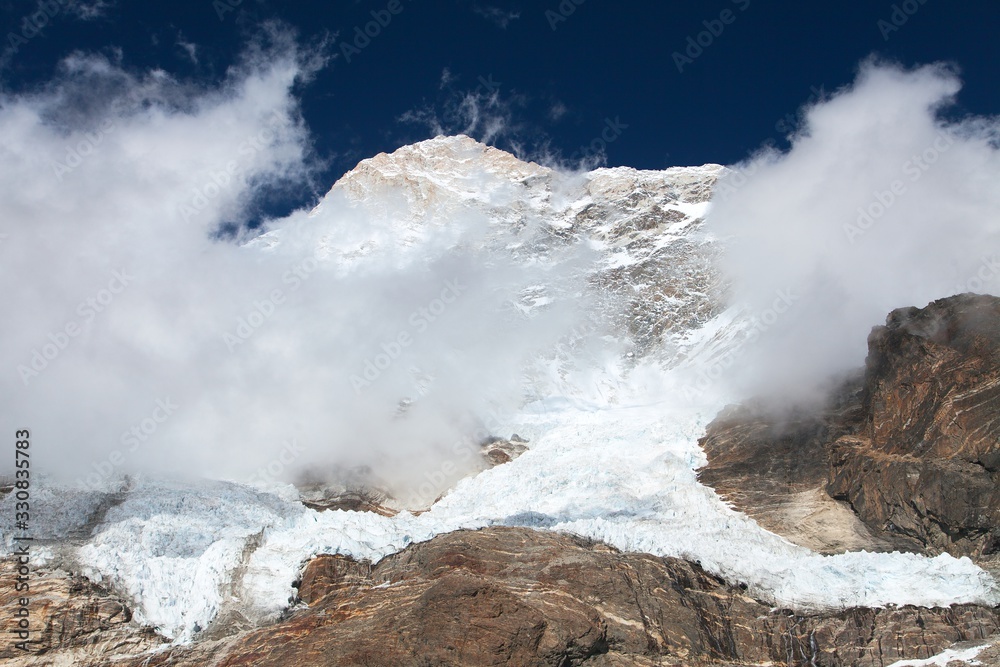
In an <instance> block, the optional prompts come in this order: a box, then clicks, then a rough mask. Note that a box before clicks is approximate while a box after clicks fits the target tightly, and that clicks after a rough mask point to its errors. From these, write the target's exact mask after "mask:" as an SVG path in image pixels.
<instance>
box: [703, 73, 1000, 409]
mask: <svg viewBox="0 0 1000 667" xmlns="http://www.w3.org/2000/svg"><path fill="white" fill-rule="evenodd" d="M960 87H961V84H960V81H959V78H958V75H957V74H956V72H955V71H954V70H953V69H952V68H950V67H948V66H944V65H931V66H925V67H920V68H917V69H912V70H907V69H904V68H901V67H899V66H896V65H892V64H885V63H879V62H877V61H874V60H871V61H868V62H866V63H864V64H863V65H862V66H861V68H860V71H859V74H858V76H857V79H856V81H855V82H854V84H853V85H852V86H850V87H849V88H846V89H844V90H841V91H838V92H837V93H836V94H834V95H833V96H831V97H830V98H829V99H826V100H823V101H819V102H816V103H815V104H813V105H811V106H810V107H808V108H807V109H806V110H805V114H804V122H803V124H802V126H801V128H800V129H799V131H798V132H797V133H796V134H795V135H794V136H793V137H792V138H791V147H790V149H789V150H788V151H787V152H785V153H777V152H773V151H772V152H765V153H763V154H761V155H758V156H755V157H754V158H753V159H751V160H748V161H747V162H746V163H744V164H740V165H736V166H735V167H734V168H733V170H732V171H731V172H730V173H729V174H728V175H727V176H726V178H724V179H723V180H722V181H721V183H720V185H719V187H718V189H717V191H716V194H715V197H714V202H713V209H712V212H711V214H710V216H709V219H708V225H709V228H710V229H711V230H713V232H714V233H716V234H718V235H719V236H720V237H722V238H725V239H726V241H727V248H728V250H727V253H726V256H725V268H726V270H727V272H728V274H729V276H730V278H731V280H732V282H733V297H734V299H735V301H736V303H738V304H739V305H740V306H742V307H743V308H744V309H745V311H746V312H747V313H748V314H749V315H750V316H751V317H752V318H754V321H755V323H756V326H755V331H756V333H755V334H753V341H752V342H751V343H750V344H749V345H748V347H747V350H746V352H745V353H744V354H743V355H741V356H740V358H739V361H738V362H737V363H735V364H734V366H733V368H732V369H730V373H731V377H732V379H733V381H735V382H736V383H737V385H738V386H739V387H740V388H741V390H743V391H745V392H751V393H765V394H767V393H775V394H777V395H778V397H779V398H781V399H783V400H788V399H792V398H803V397H807V396H810V395H815V392H816V391H817V390H818V387H819V385H820V384H821V383H822V382H823V381H824V380H825V379H826V378H827V377H828V376H830V375H831V374H836V373H839V372H842V371H845V370H847V369H849V368H853V367H857V366H860V365H861V364H862V363H863V361H864V357H865V353H866V337H867V333H868V331H869V330H870V329H871V327H872V326H874V325H878V324H881V323H882V322H883V321H884V318H885V316H886V314H887V313H888V312H889V311H890V310H892V309H894V308H898V307H903V306H909V305H916V306H924V305H926V304H927V303H928V302H929V301H931V300H934V299H937V298H941V297H945V296H949V295H952V294H956V293H962V292H978V293H993V294H996V293H998V287H1000V264H998V262H997V260H998V259H1000V257H998V254H997V253H998V250H1000V244H998V241H1000V236H998V232H1000V152H998V143H997V139H998V137H1000V122H998V120H997V119H996V118H981V117H966V118H962V119H958V120H954V119H952V120H949V119H948V117H947V115H946V114H947V112H949V111H950V109H951V107H952V105H953V102H954V98H955V95H956V94H957V93H958V91H959V89H960Z"/></svg>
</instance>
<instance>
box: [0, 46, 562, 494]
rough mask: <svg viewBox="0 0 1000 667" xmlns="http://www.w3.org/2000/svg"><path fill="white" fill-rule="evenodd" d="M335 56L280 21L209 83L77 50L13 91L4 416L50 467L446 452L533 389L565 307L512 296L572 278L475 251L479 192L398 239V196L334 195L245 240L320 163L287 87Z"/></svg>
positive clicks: (223, 471)
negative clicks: (310, 52)
mask: <svg viewBox="0 0 1000 667" xmlns="http://www.w3.org/2000/svg"><path fill="white" fill-rule="evenodd" d="M321 65H322V58H321V57H320V58H317V57H315V56H309V57H306V56H305V55H303V54H302V53H301V52H300V51H299V50H298V49H297V47H296V45H295V42H294V40H293V39H292V37H291V36H290V35H288V34H286V33H283V32H282V31H281V30H280V29H277V28H271V29H269V30H268V31H267V32H266V34H265V35H264V36H263V37H262V38H261V40H259V42H255V43H254V44H252V45H251V46H250V48H248V50H247V52H246V55H245V57H244V58H243V60H242V61H241V63H240V64H239V65H237V66H235V67H234V68H233V69H232V71H230V72H229V73H228V75H227V77H226V79H225V80H224V81H223V82H221V84H219V85H217V86H214V87H204V86H202V85H195V84H191V83H188V82H184V81H179V80H176V79H173V78H171V77H170V76H168V75H167V74H165V73H163V72H161V71H152V72H148V73H146V74H144V75H138V74H133V73H129V72H127V71H125V70H123V69H122V68H121V67H119V66H118V65H117V64H116V63H114V62H111V61H108V60H106V59H104V58H101V57H97V56H89V55H82V54H77V55H74V56H71V57H69V58H67V59H66V60H65V61H63V63H62V65H61V69H60V71H59V72H58V74H57V76H56V77H55V78H54V79H53V81H51V82H50V83H49V84H48V85H46V86H45V87H44V88H43V89H41V90H37V91H34V92H31V93H27V94H22V95H19V96H8V97H6V98H4V99H2V100H0V147H2V150H3V160H0V221H2V222H0V233H2V234H3V236H2V237H0V273H2V275H3V278H4V284H6V285H8V289H7V292H6V299H5V306H6V307H5V312H6V314H7V317H8V320H9V322H10V323H11V324H10V325H9V326H6V327H4V328H3V329H2V331H0V370H2V372H3V379H2V381H0V401H2V402H3V405H4V410H3V414H2V416H0V424H2V428H3V430H4V432H8V433H10V434H13V433H14V431H15V429H25V428H26V429H29V430H30V431H31V433H32V435H33V437H32V442H33V445H32V446H33V449H32V456H33V457H34V458H33V469H34V470H35V472H36V473H47V474H52V475H57V476H61V477H64V478H68V479H69V480H73V479H80V480H84V481H86V480H88V479H89V480H91V481H94V482H100V483H106V482H108V481H109V480H113V479H116V478H118V477H119V476H120V475H121V474H123V473H126V472H129V473H134V472H156V473H168V474H194V475H205V476H212V477H222V478H233V479H240V480H247V479H250V478H253V477H254V476H255V475H256V476H258V477H260V474H259V473H260V471H262V470H267V469H268V468H269V467H270V469H271V471H272V473H271V474H273V477H274V478H276V479H282V478H283V479H289V478H291V477H292V476H294V475H295V474H296V473H298V472H301V471H303V470H306V469H308V470H311V471H322V470H328V469H329V468H332V467H333V466H337V465H339V466H360V465H367V466H371V467H373V468H374V469H375V470H376V472H377V473H378V474H381V475H383V476H387V477H389V478H392V477H396V478H406V477H409V478H416V479H417V480H421V479H423V478H422V477H419V476H418V475H417V473H419V472H427V471H429V472H431V473H434V474H438V473H440V472H441V471H442V470H445V468H447V470H446V472H447V473H448V474H451V475H454V474H458V473H460V472H462V466H471V465H472V461H471V460H470V458H471V454H470V453H469V452H470V450H469V448H468V446H467V445H468V438H469V436H470V434H474V433H475V432H476V430H477V427H479V426H480V425H481V422H482V420H483V419H484V415H487V414H488V410H489V409H500V410H503V409H504V406H505V405H511V404H513V403H515V402H516V401H517V400H519V399H520V398H521V391H522V387H521V385H520V382H519V380H520V376H519V371H518V369H519V368H521V367H522V366H523V364H524V362H525V360H526V359H527V358H528V357H529V356H530V354H531V353H532V352H533V351H534V350H535V349H536V348H537V347H538V346H545V345H549V346H551V344H552V342H553V341H554V337H557V336H558V335H559V333H560V332H561V328H560V327H561V326H562V325H561V322H562V321H563V319H562V318H563V316H562V315H561V314H560V313H559V309H557V308H553V309H550V311H549V316H547V317H527V316H525V313H524V311H523V310H522V309H519V308H520V307H521V306H523V305H524V302H523V296H524V294H525V293H526V292H525V290H528V292H530V291H531V288H535V287H537V286H538V285H543V284H544V285H554V284H556V283H558V279H552V278H550V277H549V276H547V275H546V272H547V271H548V268H547V267H546V266H542V265H541V264H540V263H536V266H534V267H525V266H521V265H518V266H515V265H514V264H513V263H512V262H505V261H504V260H503V259H502V256H503V254H502V253H496V252H493V253H490V252H489V251H488V250H484V247H485V246H484V244H485V243H486V242H485V241H484V239H485V238H486V235H487V231H488V230H487V227H488V225H487V224H486V221H485V220H484V219H483V217H482V215H481V214H475V213H473V212H465V211H453V212H449V213H448V216H450V217H449V218H448V219H449V221H450V222H451V223H452V224H449V225H439V226H435V225H428V226H427V228H426V229H425V230H424V232H426V233H423V235H422V236H420V238H419V239H418V238H416V237H412V238H411V237H407V238H402V237H401V233H402V232H401V230H403V228H402V227H400V226H399V224H398V223H399V221H400V220H401V219H402V217H403V216H405V215H406V214H407V211H406V210H405V208H404V207H402V206H401V205H398V204H397V202H394V201H393V200H392V198H391V196H390V197H388V198H387V199H386V200H385V201H383V202H381V207H380V208H379V212H377V213H374V212H372V211H371V210H368V209H364V208H359V207H358V206H357V205H356V202H350V201H347V200H346V199H345V198H343V197H339V196H337V195H336V194H334V195H330V196H329V197H327V198H325V199H324V200H323V205H322V208H321V210H319V211H317V212H315V213H314V214H309V213H308V212H307V211H305V210H303V211H298V212H295V213H293V214H291V215H290V216H288V217H287V218H286V219H282V220H271V221H269V222H268V223H267V225H266V227H267V228H269V229H271V230H272V231H273V232H274V233H273V234H271V235H268V236H266V237H264V238H262V239H259V240H258V241H255V242H254V243H252V244H250V245H249V246H246V245H244V243H245V242H246V241H247V240H249V238H250V237H251V236H253V235H255V234H256V233H257V232H253V233H250V232H249V231H248V230H247V222H248V221H249V220H252V219H256V218H257V217H258V216H259V207H258V206H257V204H258V202H259V201H260V197H261V196H264V195H266V193H268V192H273V191H274V189H276V188H279V189H280V188H295V189H296V190H297V191H299V192H302V191H306V192H308V191H309V189H310V188H312V186H313V183H312V181H313V179H314V177H315V171H316V170H315V168H314V167H315V161H314V159H313V156H312V153H311V149H310V145H311V140H310V136H309V132H308V130H307V129H306V127H305V126H304V124H303V121H302V119H301V117H300V115H299V112H298V105H297V100H296V98H295V97H294V95H293V92H292V90H293V87H294V86H295V84H296V82H298V81H302V80H303V79H307V78H308V77H309V76H310V75H311V74H312V73H313V72H314V71H315V70H316V68H317V67H319V66H321ZM508 196H512V195H508ZM508 203H509V202H508ZM503 204H504V202H498V205H503ZM432 217H433V216H432ZM222 229H229V230H233V229H235V230H237V231H236V232H235V235H234V234H231V233H230V234H220V230H222ZM538 233H540V232H539V230H538V229H536V228H535V226H534V225H532V224H528V225H526V226H525V227H523V228H520V229H518V230H516V231H513V232H512V236H510V237H509V238H498V237H493V239H492V241H491V243H499V244H501V247H508V246H510V244H518V243H531V242H532V239H533V238H534V236H535V235H537V234H538ZM276 238H280V243H275V242H274V241H275V239H276ZM379 244H381V245H380V247H381V250H380V251H379V252H378V253H374V254H373V251H372V248H373V247H374V246H375V245H379ZM364 257H367V260H366V261H362V262H353V263H352V259H351V258H364ZM529 305H530V304H529ZM459 441H461V442H463V443H465V444H466V447H464V448H463V449H461V450H458V451H456V450H455V444H456V443H457V442H459ZM444 463H448V464H449V465H448V466H444ZM12 464H13V461H12V460H5V461H3V462H2V464H0V469H4V470H7V469H9V468H10V467H11V466H12ZM275 471H277V472H275ZM425 500H427V501H428V502H429V501H430V500H433V498H428V499H425Z"/></svg>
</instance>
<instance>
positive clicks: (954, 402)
mask: <svg viewBox="0 0 1000 667" xmlns="http://www.w3.org/2000/svg"><path fill="white" fill-rule="evenodd" d="M998 322H1000V299H998V298H996V297H992V296H982V295H973V294H962V295H958V296H954V297H950V298H946V299H941V300H939V301H935V302H933V303H931V304H929V305H928V306H927V307H925V308H912V307H911V308H901V309H899V310H896V311H893V312H892V313H890V314H889V316H888V317H887V319H886V324H885V326H882V327H876V328H875V329H874V330H873V331H872V333H871V335H870V336H869V338H868V348H869V352H868V358H867V361H866V367H865V370H864V373H863V374H861V375H857V376H855V377H854V378H852V379H850V380H848V381H847V382H846V383H845V384H844V385H842V386H841V387H840V388H839V389H838V391H837V392H835V394H834V395H833V396H831V397H830V401H829V407H828V408H827V409H826V411H825V412H824V413H822V414H801V415H794V416H792V417H790V418H786V419H777V418H775V417H773V416H770V415H768V413H766V412H764V411H762V410H761V409H760V406H754V405H752V404H748V405H744V406H741V407H739V408H734V409H731V410H729V411H727V412H726V413H724V414H723V415H720V417H719V418H718V419H716V420H715V421H714V422H713V423H712V424H711V425H710V426H709V428H708V432H707V434H706V436H705V438H704V439H703V440H702V445H703V447H704V448H705V450H706V453H707V454H708V459H709V464H708V466H706V467H705V468H704V469H703V470H702V471H701V472H700V477H701V479H702V481H704V482H705V483H706V484H709V485H711V486H713V487H714V488H716V489H718V490H719V491H720V492H721V493H723V494H724V495H725V496H726V497H727V498H729V499H730V500H731V501H733V502H735V503H736V504H737V506H739V507H741V508H743V509H744V510H745V511H748V512H750V513H751V514H752V515H754V516H757V518H758V520H760V521H762V522H763V523H764V524H765V525H767V526H768V527H769V528H771V529H772V530H775V531H776V532H779V533H781V534H784V535H786V536H788V537H789V538H790V539H793V540H796V539H798V540H802V541H805V542H808V541H809V540H810V539H817V538H826V539H827V540H832V541H831V543H830V544H829V545H827V548H826V550H827V551H831V552H835V551H836V550H837V549H839V548H841V547H843V546H845V543H844V540H846V541H847V542H849V544H848V546H850V547H852V548H869V549H879V550H891V549H895V548H898V549H904V550H910V551H918V552H922V553H931V554H934V553H941V552H947V553H951V554H953V555H955V556H974V557H979V558H982V559H983V561H982V562H983V563H984V565H991V564H992V561H993V560H994V558H995V554H996V552H997V548H998V544H1000V535H998V533H997V525H998V521H1000V494H998V492H997V488H998V482H1000V479H998V478H997V473H998V468H997V466H996V464H995V461H996V459H997V458H998V457H1000V438H998V433H997V424H998V418H997V415H998V413H1000V379H998V376H1000V327H998ZM809 501H811V502H812V510H813V514H812V519H813V521H814V522H815V523H814V524H813V525H812V526H808V525H806V526H804V525H803V522H802V521H801V520H799V521H797V522H795V521H791V520H788V519H789V518H790V517H791V516H793V515H794V511H795V510H794V507H795V505H796V504H798V505H799V507H800V508H802V507H805V506H806V505H808V504H809ZM837 501H842V502H837ZM779 508H780V509H779ZM820 508H824V509H825V513H823V512H820ZM783 514H784V515H785V516H784V517H783V516H782V515H783ZM836 517H839V518H840V519H841V521H839V522H837V521H835V518H836ZM783 518H784V519H785V520H783ZM799 519H801V517H799ZM824 520H825V521H826V523H823V521H824ZM807 528H808V529H809V530H807ZM807 533H811V534H807ZM838 534H839V535H840V537H841V541H837V540H836V537H837V535H838ZM814 548H816V547H814Z"/></svg>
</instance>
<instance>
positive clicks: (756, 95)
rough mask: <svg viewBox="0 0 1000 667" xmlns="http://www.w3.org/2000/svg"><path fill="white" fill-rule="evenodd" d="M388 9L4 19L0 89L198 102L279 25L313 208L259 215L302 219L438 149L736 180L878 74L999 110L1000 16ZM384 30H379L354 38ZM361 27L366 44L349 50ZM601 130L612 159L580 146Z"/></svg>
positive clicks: (906, 8)
mask: <svg viewBox="0 0 1000 667" xmlns="http://www.w3.org/2000/svg"><path fill="white" fill-rule="evenodd" d="M391 9H395V10H396V13H393V12H392V11H390V8H389V3H388V2H387V1H382V0H373V1H370V2H369V1H355V2H337V3H328V2H307V1H302V0H299V1H296V2H273V1H270V0H217V1H216V0H199V1H197V2H189V1H180V2H171V3H139V2H122V1H115V0H80V1H79V2H76V3H71V2H69V1H68V0H67V1H66V2H62V1H61V0H52V1H51V2H50V3H48V5H46V3H45V2H41V3H39V2H36V1H28V2H12V1H8V2H3V3H2V4H0V25H2V26H4V32H5V33H6V38H5V39H4V44H5V46H6V51H5V53H4V56H3V59H2V67H0V85H2V87H3V90H5V91H6V92H7V93H8V94H11V93H18V92H21V91H26V90H32V89H34V88H35V87H37V86H39V85H42V84H44V83H45V82H47V81H50V80H51V79H52V78H53V75H54V73H55V72H56V70H57V66H58V63H59V62H60V61H61V60H62V59H64V58H66V57H67V56H69V55H70V54H73V53H81V52H82V53H89V54H103V55H105V56H107V57H108V58H109V59H110V60H111V61H113V62H115V63H118V64H119V65H120V66H121V67H122V68H123V69H124V70H125V71H128V72H132V73H139V72H146V71H150V70H153V69H158V70H162V71H163V72H165V73H167V74H169V75H170V76H172V77H174V78H176V79H177V80H179V81H186V82H189V83H193V84H198V85H210V84H211V83H218V82H220V81H222V80H224V79H225V76H226V72H227V69H228V68H230V67H231V66H232V65H233V64H234V63H236V62H238V61H239V59H240V58H241V57H242V54H243V53H244V49H245V48H246V46H247V44H248V42H249V41H251V40H252V39H253V38H254V36H255V35H258V34H259V31H260V26H261V25H264V24H266V23H267V22H274V21H277V22H280V24H281V25H282V26H284V27H285V28H287V29H289V30H292V31H294V32H295V33H296V34H297V40H298V41H299V44H300V45H301V48H303V49H304V50H308V51H310V52H311V53H312V54H313V55H315V56H321V57H322V58H323V60H324V62H323V64H322V66H320V67H319V68H318V69H317V71H316V72H315V74H314V76H313V77H312V78H311V80H309V81H308V82H304V83H302V84H301V85H300V86H298V87H297V89H296V90H295V95H296V97H297V98H298V99H299V100H300V102H301V114H302V117H303V119H304V121H305V124H306V126H307V127H308V129H309V131H310V132H311V137H310V146H311V148H312V149H313V150H314V151H315V157H316V158H317V160H318V161H319V163H320V164H321V166H322V168H321V169H319V170H317V171H316V172H315V173H316V175H317V179H316V183H315V188H316V191H315V192H309V191H306V190H305V189H303V190H301V191H299V192H298V193H295V194H289V193H284V195H283V196H278V197H275V198H273V199H272V200H269V201H268V202H266V204H265V208H266V210H268V211H269V212H273V213H279V212H287V211H289V210H292V209H294V208H296V207H298V206H301V205H303V204H306V203H308V200H309V199H310V198H312V199H313V200H315V198H316V197H317V196H318V194H321V193H322V192H323V191H325V189H326V188H327V187H328V186H329V185H330V184H332V183H333V182H334V181H335V180H336V179H337V178H338V177H339V176H340V175H342V174H343V173H344V172H346V171H347V170H349V169H350V168H352V167H353V166H354V165H355V164H357V162H358V161H360V160H361V159H364V158H366V157H370V156H372V155H374V154H376V153H378V152H381V151H387V152H388V151H392V150H394V149H396V148H398V147H399V146H401V145H404V144H407V143H411V142H413V141H417V140H420V139H425V138H428V137H429V136H433V135H434V134H435V133H437V132H446V133H457V132H463V131H464V132H465V133H468V134H470V135H471V136H473V137H474V138H477V139H480V140H486V142H487V143H491V144H494V145H497V146H498V147H500V148H504V149H508V150H514V151H515V152H517V153H518V154H519V155H521V156H524V157H528V158H535V159H555V160H561V161H567V162H574V161H580V160H584V159H598V160H604V161H605V162H606V164H608V165H611V166H615V165H625V166H631V167H635V168H640V169H662V168H666V167H668V166H674V165H694V164H703V163H708V162H715V163H720V164H730V163H733V162H737V161H739V160H742V159H744V158H745V157H747V155H749V154H750V153H752V152H753V151H755V150H756V149H758V148H759V147H760V146H761V145H762V144H766V143H767V142H775V143H776V144H777V145H784V140H785V136H786V135H787V134H788V131H789V130H790V129H791V128H792V127H793V126H794V124H795V122H796V118H797V115H798V110H799V108H800V107H801V106H802V105H803V104H805V103H807V102H811V101H815V100H816V99H817V98H818V97H820V96H822V95H824V94H829V93H831V92H833V91H835V90H837V89H838V88H841V87H843V86H845V85H848V84H850V83H851V81H853V79H854V77H855V74H856V72H857V68H858V63H859V62H861V61H862V60H863V59H865V58H866V57H868V56H870V55H872V54H875V55H878V56H881V57H884V58H885V59H888V60H892V61H898V62H899V63H900V64H902V65H904V66H914V65H919V64H925V63H930V62H936V61H947V62H952V63H955V64H957V65H958V67H959V68H960V71H961V77H962V80H963V81H964V88H963V90H962V94H961V97H960V99H959V101H958V106H957V107H956V109H955V111H956V113H961V112H968V113H977V114H982V113H994V112H995V111H996V109H998V108H1000V88H998V87H997V86H996V85H995V82H996V79H995V65H996V63H997V62H1000V45H998V41H997V40H996V39H995V35H996V30H997V27H998V26H1000V5H997V3H995V2H989V1H987V0H978V1H971V2H963V3H960V5H956V4H954V3H945V2H942V1H941V0H923V1H921V0H910V1H909V2H902V3H891V2H870V1H863V2H861V1H857V0H853V1H852V0H848V1H846V2H837V3H802V2H791V1H783V2H782V1H778V2H765V1H764V0H718V1H716V2H690V1H675V2H629V3H612V2H607V1H604V0H585V1H582V2H581V1H580V0H564V1H563V2H561V3H560V2H558V1H557V0H541V1H538V2H504V1H501V0H443V1H441V2H435V3H429V2H428V3H421V2H419V1H416V0H399V3H398V4H395V3H394V4H393V7H392V8H391ZM39 11H41V12H42V13H41V14H39V13H38V12H39ZM373 12H374V15H373ZM31 17H34V21H33V23H34V24H35V25H39V24H40V25H42V28H41V30H36V29H35V28H33V27H32V26H31V25H30V23H25V21H26V19H28V20H29V21H30V20H31ZM379 18H381V20H382V22H383V23H385V26H384V27H383V26H381V25H374V24H373V25H372V26H368V24H369V22H371V21H373V20H378V19H379ZM366 27H368V29H369V31H370V32H371V33H372V34H375V36H374V37H372V38H370V39H369V38H367V37H366V36H361V37H359V30H360V31H364V30H365V28H366ZM714 33H718V34H714ZM12 35H17V37H16V38H15V37H12ZM24 36H27V37H28V39H27V40H26V41H25V42H21V41H20V39H21V38H23V37H24ZM699 42H700V44H699ZM359 47H360V48H359ZM609 122H610V123H614V124H616V127H618V128H619V130H618V131H617V132H615V133H613V134H614V140H613V141H611V142H607V143H603V144H602V142H600V141H598V142H597V143H596V144H594V141H595V139H597V138H598V137H600V135H601V133H602V131H604V128H605V127H607V126H608V123H609ZM595 149H596V150H595Z"/></svg>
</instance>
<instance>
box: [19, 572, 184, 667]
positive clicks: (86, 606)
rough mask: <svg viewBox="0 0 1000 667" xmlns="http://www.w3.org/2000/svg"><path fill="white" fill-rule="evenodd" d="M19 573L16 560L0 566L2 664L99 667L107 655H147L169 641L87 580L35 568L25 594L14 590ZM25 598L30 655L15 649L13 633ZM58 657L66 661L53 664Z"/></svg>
mask: <svg viewBox="0 0 1000 667" xmlns="http://www.w3.org/2000/svg"><path fill="white" fill-rule="evenodd" d="M16 573H17V563H16V561H15V560H14V559H4V560H2V561H0V582H2V585H0V610H2V612H0V613H2V614H3V616H2V617H0V635H2V638H3V641H2V643H0V664H4V665H12V666H13V665H43V664H47V665H55V664H60V665H62V664H65V665H70V664H81V665H82V664H87V663H88V661H91V662H90V664H100V663H101V662H103V661H104V660H106V659H107V656H108V655H111V654H114V655H118V656H129V655H137V654H142V653H144V652H146V651H149V650H151V649H153V648H155V647H157V646H160V645H161V644H162V643H163V641H164V640H163V638H162V637H160V636H159V635H157V634H156V633H155V632H153V631H152V630H149V629H145V628H141V627H139V626H137V625H136V624H134V623H132V622H131V621H132V612H131V610H129V608H128V606H126V604H125V603H124V602H123V601H122V600H121V599H120V598H118V597H117V596H115V595H113V594H111V593H109V592H108V591H106V590H104V589H103V588H100V587H99V586H95V585H94V584H92V583H90V582H89V581H87V580H86V579H84V578H83V577H78V576H73V575H69V574H66V573H57V572H56V573H54V572H36V571H35V570H34V568H32V571H31V573H30V575H29V576H30V579H29V591H28V593H27V594H25V593H24V592H18V591H16V590H15V588H14V581H15V577H16V576H17V575H16ZM21 597H27V599H28V620H29V628H30V631H31V635H30V639H31V641H30V643H29V644H28V648H29V652H28V653H26V652H24V651H22V650H20V649H18V648H16V647H15V641H17V640H15V639H14V635H13V634H12V631H13V630H14V629H15V624H16V619H15V617H14V614H15V612H16V610H17V609H18V608H19V598H21ZM54 653H58V654H59V655H60V656H61V657H60V660H61V662H56V661H54V660H53V659H52V657H51V656H52V655H53V654H54Z"/></svg>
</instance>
